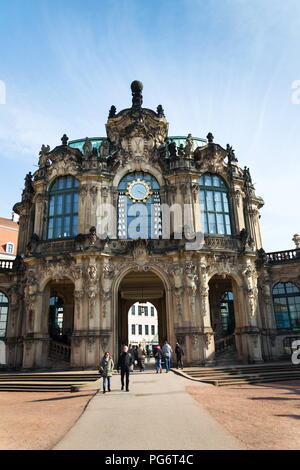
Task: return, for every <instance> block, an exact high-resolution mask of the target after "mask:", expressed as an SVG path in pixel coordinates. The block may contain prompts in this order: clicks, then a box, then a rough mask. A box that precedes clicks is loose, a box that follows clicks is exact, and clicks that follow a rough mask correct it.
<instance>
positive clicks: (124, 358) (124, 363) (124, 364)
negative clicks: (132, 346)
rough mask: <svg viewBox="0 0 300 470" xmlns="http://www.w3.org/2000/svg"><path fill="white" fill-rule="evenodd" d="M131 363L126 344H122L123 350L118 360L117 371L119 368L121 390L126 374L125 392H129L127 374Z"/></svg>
mask: <svg viewBox="0 0 300 470" xmlns="http://www.w3.org/2000/svg"><path fill="white" fill-rule="evenodd" d="M132 364H133V358H132V355H131V353H129V352H128V346H123V351H122V352H121V354H120V357H119V360H118V365H117V371H118V372H119V371H120V370H121V390H124V378H125V376H126V392H129V374H130V367H131V365H132Z"/></svg>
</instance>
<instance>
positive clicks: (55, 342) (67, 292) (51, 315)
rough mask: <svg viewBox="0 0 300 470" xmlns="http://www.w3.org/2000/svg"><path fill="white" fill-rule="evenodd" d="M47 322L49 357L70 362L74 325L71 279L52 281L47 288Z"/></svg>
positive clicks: (45, 325)
mask: <svg viewBox="0 0 300 470" xmlns="http://www.w3.org/2000/svg"><path fill="white" fill-rule="evenodd" d="M44 302H45V304H44V305H45V310H47V312H48V315H47V317H46V318H47V320H46V319H45V320H46V321H47V323H46V321H45V322H44V326H43V329H44V331H45V332H46V331H47V334H48V335H49V338H50V346H49V358H50V359H53V360H63V361H67V362H70V358H71V336H72V333H73V327H74V284H73V282H72V281H71V280H69V279H62V280H59V281H54V280H53V281H50V282H49V283H48V284H47V286H46V288H45V296H44Z"/></svg>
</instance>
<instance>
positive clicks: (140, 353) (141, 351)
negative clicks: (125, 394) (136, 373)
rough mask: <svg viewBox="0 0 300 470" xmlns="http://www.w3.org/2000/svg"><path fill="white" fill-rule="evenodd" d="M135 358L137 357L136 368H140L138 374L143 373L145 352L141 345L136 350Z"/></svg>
mask: <svg viewBox="0 0 300 470" xmlns="http://www.w3.org/2000/svg"><path fill="white" fill-rule="evenodd" d="M137 357H138V367H139V368H140V372H144V370H145V365H144V363H145V357H146V352H145V349H144V348H143V347H142V345H141V344H139V347H138V350H137Z"/></svg>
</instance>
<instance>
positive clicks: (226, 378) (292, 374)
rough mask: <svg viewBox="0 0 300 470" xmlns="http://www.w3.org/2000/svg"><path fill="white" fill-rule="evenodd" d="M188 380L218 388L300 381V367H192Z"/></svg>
mask: <svg viewBox="0 0 300 470" xmlns="http://www.w3.org/2000/svg"><path fill="white" fill-rule="evenodd" d="M184 373H185V375H186V376H187V377H188V378H191V379H193V380H196V381H199V382H205V383H209V384H212V385H216V386H224V385H245V384H251V383H253V384H255V383H267V382H279V381H287V380H300V366H296V365H293V364H291V363H290V362H288V363H276V364H257V365H235V366H230V367H190V368H186V369H184Z"/></svg>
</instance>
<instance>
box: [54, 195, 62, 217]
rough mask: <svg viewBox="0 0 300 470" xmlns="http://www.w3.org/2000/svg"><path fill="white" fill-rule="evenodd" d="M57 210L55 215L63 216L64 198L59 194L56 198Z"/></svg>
mask: <svg viewBox="0 0 300 470" xmlns="http://www.w3.org/2000/svg"><path fill="white" fill-rule="evenodd" d="M55 202H56V208H55V215H61V214H62V209H63V196H62V194H59V195H57V196H56V201H55Z"/></svg>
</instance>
